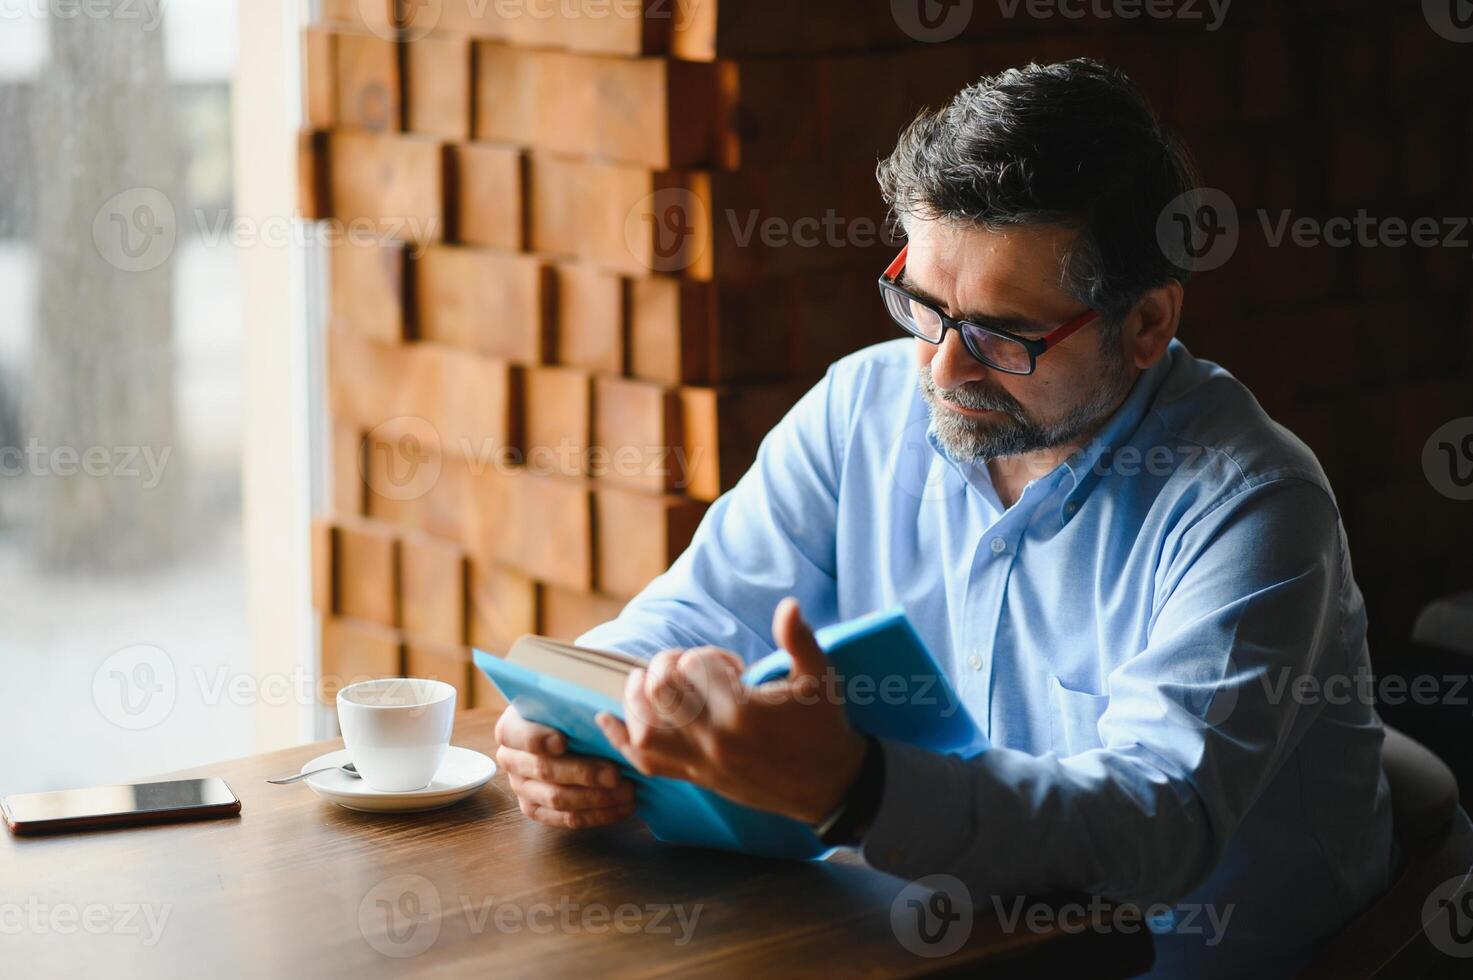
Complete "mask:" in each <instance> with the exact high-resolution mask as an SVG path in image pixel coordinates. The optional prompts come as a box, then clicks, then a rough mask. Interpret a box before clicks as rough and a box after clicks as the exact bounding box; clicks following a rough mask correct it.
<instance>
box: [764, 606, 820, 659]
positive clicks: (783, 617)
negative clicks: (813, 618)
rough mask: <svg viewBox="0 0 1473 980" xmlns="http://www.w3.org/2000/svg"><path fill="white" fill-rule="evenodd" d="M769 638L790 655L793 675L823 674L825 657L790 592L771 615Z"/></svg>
mask: <svg viewBox="0 0 1473 980" xmlns="http://www.w3.org/2000/svg"><path fill="white" fill-rule="evenodd" d="M772 638H773V640H775V641H776V642H777V645H778V646H779V647H780V648H782V649H784V650H786V651H788V654H789V655H790V656H792V658H793V673H792V674H791V676H792V677H794V678H797V677H822V676H823V672H824V671H825V670H827V669H828V660H827V659H826V658H825V657H824V655H823V651H822V650H820V649H819V647H818V641H817V640H815V639H814V638H813V630H811V629H810V628H809V627H808V624H807V623H805V622H804V621H803V613H802V610H801V609H800V608H799V607H798V600H797V599H794V598H793V597H792V596H789V597H788V598H786V599H784V600H783V601H782V602H779V603H778V604H777V612H775V613H773V615H772Z"/></svg>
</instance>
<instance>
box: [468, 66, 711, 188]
mask: <svg viewBox="0 0 1473 980" xmlns="http://www.w3.org/2000/svg"><path fill="white" fill-rule="evenodd" d="M478 50H479V52H480V59H481V62H480V69H479V70H480V74H479V77H478V78H477V100H476V105H477V110H476V112H477V125H476V137H477V138H478V139H489V140H499V141H504V142H509V143H519V144H523V145H527V146H533V147H536V148H538V149H540V150H549V151H553V152H557V153H566V154H569V155H573V156H590V157H602V158H606V159H610V160H622V161H626V162H629V163H638V164H642V165H644V166H647V167H652V168H655V169H667V168H670V167H683V166H696V165H700V164H709V163H711V162H713V161H714V160H715V159H716V155H717V150H718V145H719V143H720V141H719V140H718V139H717V135H716V134H717V131H718V128H719V127H720V126H721V124H722V122H723V120H724V117H722V116H721V115H720V113H719V111H718V103H717V99H716V91H717V86H716V74H717V73H716V70H715V68H714V67H713V66H711V65H697V64H691V63H688V62H673V61H669V60H667V59H664V58H634V59H631V58H622V57H605V56H597V55H584V54H573V53H569V52H565V51H537V50H528V49H526V48H517V47H508V46H505V45H496V44H482V45H480V47H479V49H478Z"/></svg>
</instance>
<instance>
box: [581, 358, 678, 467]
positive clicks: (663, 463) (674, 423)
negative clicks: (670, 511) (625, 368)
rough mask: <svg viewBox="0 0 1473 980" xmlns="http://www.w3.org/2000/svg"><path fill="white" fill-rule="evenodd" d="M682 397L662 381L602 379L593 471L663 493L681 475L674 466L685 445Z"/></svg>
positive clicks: (596, 390) (596, 400)
mask: <svg viewBox="0 0 1473 980" xmlns="http://www.w3.org/2000/svg"><path fill="white" fill-rule="evenodd" d="M679 412H680V402H679V399H678V398H677V397H676V394H675V391H674V390H673V389H671V388H668V387H666V386H664V385H658V384H651V383H649V382H646V381H631V380H627V379H624V378H598V379H596V380H595V381H594V386H593V444H594V445H595V446H596V447H598V450H599V452H598V453H596V454H594V455H592V456H591V457H590V469H591V470H592V475H594V476H596V477H598V478H599V480H600V481H606V482H608V483H611V484H618V485H620V486H625V487H629V488H632V489H637V490H645V491H648V492H651V493H660V492H662V491H664V490H667V489H673V488H674V487H675V486H676V484H677V481H678V479H679V477H680V474H679V473H678V472H677V467H676V466H674V465H672V461H673V456H674V452H673V451H674V449H675V447H677V446H679V445H681V437H680V414H679Z"/></svg>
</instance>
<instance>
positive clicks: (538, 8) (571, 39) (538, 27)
mask: <svg viewBox="0 0 1473 980" xmlns="http://www.w3.org/2000/svg"><path fill="white" fill-rule="evenodd" d="M661 5H662V6H663V7H664V8H665V10H666V11H667V12H666V13H664V14H659V13H658V11H657V16H654V17H650V16H647V15H646V13H645V10H646V8H647V7H648V6H649V5H648V4H647V3H629V2H618V3H611V4H608V5H599V4H595V5H593V6H588V5H585V6H583V7H581V8H580V7H578V6H577V5H576V4H575V5H572V6H563V7H561V8H558V9H557V10H556V11H554V9H553V8H552V7H550V6H542V5H539V4H537V3H526V4H503V5H500V6H497V5H494V4H493V5H492V9H493V10H494V11H495V12H496V13H497V14H499V15H500V17H501V23H500V24H498V25H497V26H496V27H494V28H489V29H488V30H490V31H492V32H493V33H494V35H495V36H497V37H501V38H504V39H505V40H507V41H509V42H511V43H513V44H517V45H520V46H523V47H534V48H567V49H569V50H572V51H583V52H589V53H596V54H616V55H628V56H637V55H642V54H656V53H660V52H663V51H664V50H665V49H666V48H667V47H668V41H667V38H668V35H669V31H670V28H671V26H672V17H671V16H670V15H669V13H668V11H669V10H670V8H672V7H674V6H676V5H675V4H673V3H662V4H661ZM595 9H596V10H597V12H596V13H595Z"/></svg>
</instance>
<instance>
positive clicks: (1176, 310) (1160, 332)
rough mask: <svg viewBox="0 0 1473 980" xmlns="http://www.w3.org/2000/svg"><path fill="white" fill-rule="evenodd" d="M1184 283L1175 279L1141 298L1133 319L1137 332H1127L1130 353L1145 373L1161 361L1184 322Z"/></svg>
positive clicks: (1127, 352)
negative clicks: (1167, 346)
mask: <svg viewBox="0 0 1473 980" xmlns="http://www.w3.org/2000/svg"><path fill="white" fill-rule="evenodd" d="M1184 295H1185V290H1184V289H1183V288H1182V284H1181V283H1179V282H1177V281H1176V280H1175V279H1172V280H1170V281H1168V282H1167V283H1166V285H1164V286H1157V287H1156V288H1155V289H1152V290H1150V291H1149V292H1147V293H1146V295H1144V296H1142V297H1141V301H1140V302H1139V303H1137V304H1136V307H1135V312H1134V313H1133V314H1132V315H1131V320H1133V321H1135V323H1136V324H1137V326H1136V329H1135V330H1133V331H1131V330H1127V331H1126V337H1125V343H1126V354H1127V355H1128V356H1129V357H1130V359H1131V361H1132V362H1133V363H1134V364H1135V366H1136V367H1138V368H1140V369H1141V370H1142V371H1144V370H1146V369H1147V368H1149V367H1150V366H1151V365H1153V364H1155V363H1156V362H1157V361H1159V360H1161V357H1162V355H1163V354H1165V353H1166V345H1167V344H1169V343H1171V338H1172V337H1175V336H1176V328H1177V327H1178V326H1179V325H1180V323H1181V304H1182V299H1183V297H1184Z"/></svg>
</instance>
